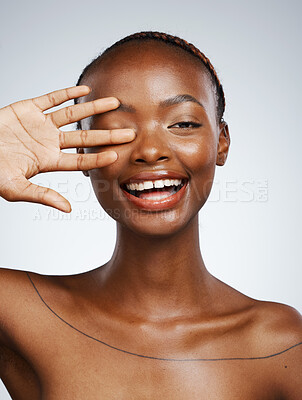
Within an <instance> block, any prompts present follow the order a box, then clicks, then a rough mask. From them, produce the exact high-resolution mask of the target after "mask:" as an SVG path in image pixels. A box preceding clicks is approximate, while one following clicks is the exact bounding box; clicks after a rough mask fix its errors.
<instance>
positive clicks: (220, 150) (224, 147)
mask: <svg viewBox="0 0 302 400" xmlns="http://www.w3.org/2000/svg"><path fill="white" fill-rule="evenodd" d="M230 143H231V139H230V134H229V127H228V124H227V123H226V122H225V121H222V122H220V124H219V139H218V145H217V158H216V165H220V166H222V165H224V164H225V162H226V159H227V156H228V152H229V147H230Z"/></svg>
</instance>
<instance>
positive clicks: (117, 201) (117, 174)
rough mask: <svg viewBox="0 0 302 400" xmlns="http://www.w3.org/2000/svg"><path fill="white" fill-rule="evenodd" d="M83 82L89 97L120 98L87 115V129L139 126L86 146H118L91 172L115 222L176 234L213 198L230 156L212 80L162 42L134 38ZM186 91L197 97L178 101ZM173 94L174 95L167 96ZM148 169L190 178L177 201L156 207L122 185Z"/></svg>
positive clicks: (199, 66)
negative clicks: (111, 158)
mask: <svg viewBox="0 0 302 400" xmlns="http://www.w3.org/2000/svg"><path fill="white" fill-rule="evenodd" d="M83 84H87V85H88V86H90V87H91V88H92V91H91V93H90V94H89V95H88V96H86V97H85V99H84V100H85V101H90V100H93V99H96V98H101V97H111V96H113V97H116V98H117V99H118V100H119V101H120V103H121V106H120V107H119V108H118V109H115V110H112V111H109V112H106V113H104V114H99V115H97V116H94V117H93V118H91V119H89V120H84V121H82V126H83V128H84V129H116V128H132V129H134V131H135V133H136V138H135V139H134V140H133V141H132V142H129V143H125V144H120V145H113V146H103V147H99V148H97V147H94V148H89V149H84V151H85V153H87V152H102V151H106V150H115V151H116V152H117V153H118V159H117V161H115V162H114V163H113V164H111V165H109V166H107V167H103V168H100V169H94V170H91V171H89V175H90V178H91V182H92V185H93V188H94V191H95V194H96V197H97V199H98V201H99V203H100V204H101V205H102V207H103V208H104V209H105V211H106V212H107V213H108V214H109V215H111V216H112V217H113V218H114V219H115V220H116V221H118V222H119V223H121V224H123V225H125V226H127V227H128V228H129V229H131V230H133V231H135V232H137V233H140V234H143V235H153V236H162V235H169V234H173V233H176V232H177V231H179V230H181V229H182V228H184V227H185V226H186V225H187V224H188V223H189V222H190V221H191V220H192V218H194V217H195V216H196V215H197V213H198V211H199V210H200V208H201V207H202V206H203V204H204V203H205V201H206V200H207V198H208V196H209V193H210V190H211V187H212V182H213V178H214V173H215V165H216V163H217V164H220V165H222V164H223V163H224V161H221V160H225V158H226V155H227V151H228V145H227V142H228V141H227V139H226V137H225V136H224V134H223V129H222V125H220V126H219V125H218V124H217V118H216V102H215V95H214V91H213V87H212V84H211V81H210V78H209V76H208V75H207V73H206V72H204V70H203V67H202V64H201V62H200V61H199V60H198V59H195V58H194V57H192V56H190V54H186V53H185V52H184V51H183V50H181V49H180V50H178V49H175V48H174V47H170V46H168V45H166V44H163V43H158V42H146V43H144V44H143V45H141V44H140V45H139V46H138V44H137V43H135V42H132V43H127V44H124V45H123V46H121V47H120V48H118V49H117V50H114V51H113V52H111V53H110V54H109V56H106V58H104V59H103V61H102V63H101V65H100V66H99V67H98V69H97V70H96V71H94V72H92V73H90V74H89V75H88V77H87V78H85V80H84V82H83ZM179 95H189V96H191V98H195V99H196V101H192V100H191V101H188V99H190V98H189V97H186V98H185V97H182V98H181V100H182V101H179V98H178V101H175V96H179ZM171 98H174V101H170V102H169V103H167V100H168V99H171ZM184 100H186V101H184ZM165 101H166V103H164V102H165ZM199 103H200V104H199ZM225 131H226V133H227V134H228V132H227V129H225ZM218 153H219V156H217V154H218ZM218 158H219V160H218ZM141 172H150V173H151V174H152V173H157V172H160V173H162V172H168V176H166V177H164V179H169V173H171V172H174V173H176V174H179V175H180V176H181V177H183V178H185V179H184V180H183V181H182V183H186V184H185V187H184V188H183V189H182V191H181V192H180V193H181V196H180V198H179V199H178V201H176V202H172V203H171V204H170V205H168V207H167V206H165V207H164V206H161V205H159V207H155V209H154V207H153V208H152V207H148V206H146V204H147V203H146V202H145V203H144V202H143V201H142V202H141V204H137V202H135V201H134V202H133V201H131V200H130V199H129V196H127V195H126V194H125V191H124V190H123V189H126V188H125V186H123V185H121V184H122V183H123V182H125V181H128V180H129V178H131V177H132V176H133V175H136V174H138V173H141ZM151 176H152V175H151ZM130 180H131V179H130ZM146 180H149V181H150V180H152V181H154V179H144V181H146ZM174 183H175V182H174ZM164 190H165V189H164V188H163V189H160V191H164ZM167 190H171V189H167ZM135 193H138V192H135ZM134 200H135V199H134ZM149 201H152V200H149ZM139 202H140V201H138V203H139ZM168 203H169V202H168Z"/></svg>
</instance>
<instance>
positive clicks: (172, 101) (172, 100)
mask: <svg viewBox="0 0 302 400" xmlns="http://www.w3.org/2000/svg"><path fill="white" fill-rule="evenodd" d="M188 101H191V102H193V103H196V104H198V105H199V106H201V107H202V108H203V109H204V106H203V104H202V103H200V101H198V100H197V99H196V98H195V97H193V96H191V95H190V94H178V95H176V96H173V97H169V98H168V99H166V100H163V101H161V102H160V103H159V107H161V108H165V107H170V106H174V105H176V104H181V103H186V102H188ZM112 111H124V112H130V113H135V112H136V109H135V107H133V106H131V105H130V104H124V103H121V104H120V105H119V107H118V108H116V109H115V110H112Z"/></svg>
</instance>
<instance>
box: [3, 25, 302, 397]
mask: <svg viewBox="0 0 302 400" xmlns="http://www.w3.org/2000/svg"><path fill="white" fill-rule="evenodd" d="M78 85H79V86H77V87H74V88H70V89H68V90H59V91H56V92H53V93H50V94H48V95H45V96H41V97H38V98H35V99H31V100H26V101H23V102H18V103H14V104H12V105H10V106H8V107H5V108H4V109H2V110H1V113H0V121H1V136H0V137H1V142H2V143H1V150H0V151H1V153H0V160H1V161H0V162H1V168H0V171H1V173H0V174H1V176H0V194H1V196H2V197H3V198H5V199H7V200H9V201H19V200H22V201H30V202H38V203H41V204H45V205H47V206H51V207H55V208H57V209H60V210H62V211H65V212H70V211H71V207H70V204H69V203H68V201H67V200H66V199H64V198H63V197H62V196H61V195H59V194H58V193H56V192H54V191H52V190H49V189H46V188H41V187H38V186H35V185H34V184H32V183H30V182H29V181H28V178H30V177H32V176H34V175H36V174H38V173H39V172H45V171H59V170H60V171H66V170H82V171H83V172H84V174H85V175H86V176H89V177H90V179H91V182H92V185H93V188H94V191H95V194H96V196H97V199H98V201H99V203H100V204H101V206H102V207H103V208H104V209H105V211H106V212H107V213H108V214H109V215H111V216H112V218H114V219H115V220H116V222H117V240H116V247H115V250H114V253H113V256H112V258H111V259H110V260H109V261H108V262H107V263H106V264H105V265H103V266H101V267H99V268H96V269H94V270H91V271H88V272H85V273H82V274H77V275H71V276H46V275H40V274H37V273H32V272H26V271H16V270H11V269H2V270H1V280H0V282H1V294H0V296H1V303H0V304H1V307H0V317H1V319H0V321H1V331H0V332H1V336H0V340H1V345H2V347H1V364H0V371H1V378H2V380H3V382H4V384H5V385H6V387H7V388H8V391H9V392H10V394H11V396H12V398H13V399H17V400H19V399H22V400H23V399H47V400H50V399H64V400H65V399H66V400H67V399H125V400H126V399H127V400H128V399H131V400H133V399H171V400H172V399H173V400H176V399H190V400H191V399H225V400H227V399H232V400H234V399H245V400H249V399H257V400H258V399H262V400H266V399H267V400H268V399H291V400H298V399H299V400H300V399H301V398H302V379H301V375H302V374H301V364H302V346H301V344H302V342H301V341H302V318H301V315H300V314H299V312H298V311H297V310H295V309H294V308H292V307H290V306H287V305H284V304H280V303H274V302H265V301H258V300H255V299H252V298H250V297H248V296H246V295H244V294H242V293H240V292H238V291H237V290H235V289H233V288H231V287H230V286H228V285H227V284H225V283H223V282H221V281H220V280H218V279H217V278H215V277H214V276H213V275H211V274H210V273H209V271H208V270H207V268H206V266H205V264H204V262H203V258H202V255H201V252H200V248H199V236H198V211H199V210H200V209H201V207H202V206H203V205H204V203H205V202H206V200H207V198H208V196H209V193H210V190H211V186H212V183H213V179H214V174H215V167H216V165H220V166H222V165H223V164H224V163H225V161H226V158H227V154H228V150H229V146H230V137H229V130H228V126H227V124H226V122H224V120H223V111H224V95H223V89H222V86H221V84H220V82H219V79H218V77H217V75H216V73H215V70H214V68H213V67H212V65H211V63H210V62H209V60H208V59H207V58H206V57H205V56H204V55H203V54H202V53H201V52H200V51H199V50H198V49H196V48H195V47H194V46H193V45H191V44H188V43H187V42H185V41H184V40H182V39H180V38H177V37H174V36H171V35H167V34H164V33H160V32H141V33H138V34H134V35H131V36H130V37H127V38H124V39H123V40H121V41H120V42H118V43H117V44H115V45H113V46H112V47H111V48H109V49H107V51H105V52H104V53H103V55H102V56H101V57H99V58H98V59H96V60H95V61H93V63H92V64H91V65H89V66H88V67H87V68H86V69H85V70H84V71H83V74H82V75H81V77H80V79H79V82H78ZM76 98H79V100H77V101H76V102H77V103H79V104H76V105H74V106H70V107H67V108H65V109H61V110H59V111H54V112H51V113H49V114H47V115H45V114H44V113H43V111H45V110H48V109H50V108H51V107H53V106H55V105H58V104H61V103H63V102H64V101H66V100H68V99H76ZM79 120H82V121H81V123H80V125H79V128H80V129H79V130H78V131H76V132H71V133H65V132H64V133H63V132H61V131H60V130H59V128H60V127H61V126H63V125H66V124H68V123H71V122H75V121H79ZM82 129H84V130H82ZM69 147H76V148H77V152H78V154H77V155H76V154H66V153H65V154H64V153H62V152H60V150H61V149H64V148H69ZM104 182H105V183H107V185H104ZM104 188H105V189H104Z"/></svg>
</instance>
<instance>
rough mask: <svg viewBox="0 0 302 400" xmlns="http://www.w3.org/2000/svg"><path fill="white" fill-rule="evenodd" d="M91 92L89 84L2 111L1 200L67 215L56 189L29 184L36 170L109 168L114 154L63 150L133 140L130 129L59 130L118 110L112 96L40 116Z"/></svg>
mask: <svg viewBox="0 0 302 400" xmlns="http://www.w3.org/2000/svg"><path fill="white" fill-rule="evenodd" d="M89 92H90V88H89V87H88V86H75V87H71V88H67V89H62V90H57V91H55V92H51V93H48V94H46V95H43V96H40V97H35V98H33V99H28V100H22V101H18V102H16V103H13V104H10V105H8V106H6V107H4V108H2V109H0V196H1V197H3V198H4V199H6V200H8V201H28V202H34V203H41V204H44V205H47V206H51V207H54V208H57V209H58V210H61V211H65V212H70V211H71V206H70V203H69V202H68V200H66V199H65V198H64V197H63V196H61V195H60V194H59V193H57V192H56V191H54V190H52V189H49V188H45V187H42V186H38V185H35V184H34V183H31V182H30V181H29V180H28V179H29V178H31V177H33V176H35V175H37V174H38V173H40V172H48V171H81V170H90V169H93V168H100V167H104V166H107V165H110V164H111V163H113V162H114V161H115V160H116V159H117V153H116V152H115V151H104V152H101V153H88V154H70V153H64V152H62V151H61V149H66V148H73V147H93V146H101V145H109V144H111V145H112V144H120V143H124V142H129V141H131V140H133V139H134V137H135V134H134V132H133V130H131V129H114V130H88V131H81V130H78V131H71V132H63V131H61V130H60V129H59V128H60V127H62V126H64V125H67V124H71V123H73V122H76V121H79V120H81V119H84V118H87V117H89V116H92V115H95V114H100V113H103V112H106V111H109V110H112V109H115V108H117V107H118V106H119V101H118V99H116V98H115V97H107V98H102V99H97V100H94V101H90V102H87V103H81V104H76V105H72V106H69V107H65V108H62V109H60V110H57V111H54V112H50V113H48V114H44V111H46V110H48V109H50V108H52V107H54V106H57V105H59V104H62V103H64V102H65V101H67V100H71V99H74V98H77V97H80V96H84V95H87V94H88V93H89Z"/></svg>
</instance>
